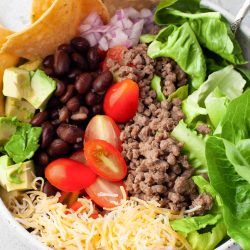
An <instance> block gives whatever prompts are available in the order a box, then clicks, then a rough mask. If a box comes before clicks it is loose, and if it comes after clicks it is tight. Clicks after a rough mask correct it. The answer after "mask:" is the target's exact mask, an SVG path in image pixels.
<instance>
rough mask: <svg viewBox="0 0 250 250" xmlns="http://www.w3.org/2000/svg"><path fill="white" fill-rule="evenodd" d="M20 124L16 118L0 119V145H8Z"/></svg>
mask: <svg viewBox="0 0 250 250" xmlns="http://www.w3.org/2000/svg"><path fill="white" fill-rule="evenodd" d="M18 125H20V122H18V121H17V119H16V118H15V117H0V145H3V144H4V143H6V142H7V141H8V140H9V138H10V137H11V136H12V135H13V134H14V133H15V132H16V128H17V126H18Z"/></svg>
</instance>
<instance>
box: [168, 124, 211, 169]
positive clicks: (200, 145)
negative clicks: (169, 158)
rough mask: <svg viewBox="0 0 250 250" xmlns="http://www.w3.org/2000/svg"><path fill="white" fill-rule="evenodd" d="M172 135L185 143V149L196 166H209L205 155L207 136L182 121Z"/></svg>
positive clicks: (193, 165) (204, 167)
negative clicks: (199, 133)
mask: <svg viewBox="0 0 250 250" xmlns="http://www.w3.org/2000/svg"><path fill="white" fill-rule="evenodd" d="M171 135H172V136H173V137H175V138H176V139H177V140H178V141H180V142H182V143H184V150H185V152H187V154H188V155H189V158H188V159H189V161H190V163H191V164H192V167H194V168H203V169H206V168H207V162H206V156H205V142H206V139H207V136H202V135H198V134H197V132H196V131H193V130H191V129H189V128H188V127H187V125H186V124H185V123H184V122H183V121H180V122H179V124H178V125H177V126H176V127H175V128H174V130H173V131H172V133H171Z"/></svg>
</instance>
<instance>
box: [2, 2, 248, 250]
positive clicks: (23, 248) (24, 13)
mask: <svg viewBox="0 0 250 250" xmlns="http://www.w3.org/2000/svg"><path fill="white" fill-rule="evenodd" d="M31 1H32V0H0V24H2V25H4V26H6V27H8V28H10V29H12V30H20V29H22V28H24V27H25V25H27V23H28V22H29V12H30V4H31ZM41 1H43V0H41ZM121 1H123V0H121ZM187 1H188V0H187ZM211 2H214V3H217V4H218V5H220V6H222V7H223V8H225V9H226V10H227V11H229V12H230V13H232V14H233V15H236V14H237V12H238V10H239V9H240V6H241V5H242V3H243V2H244V0H211ZM244 23H245V24H246V25H247V26H248V27H249V28H250V13H248V15H247V17H246V18H245V20H244ZM0 250H38V247H36V248H34V247H32V246H31V245H30V243H29V242H28V241H26V239H24V238H23V239H22V238H20V237H17V236H16V235H15V232H14V230H13V227H10V225H9V223H8V222H3V221H2V218H0Z"/></svg>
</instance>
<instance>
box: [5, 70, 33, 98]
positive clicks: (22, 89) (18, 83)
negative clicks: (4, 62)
mask: <svg viewBox="0 0 250 250" xmlns="http://www.w3.org/2000/svg"><path fill="white" fill-rule="evenodd" d="M26 91H30V74H29V71H27V70H24V69H19V68H9V69H6V70H5V71H4V75H3V95H5V96H9V97H13V98H17V99H21V98H23V96H24V95H26Z"/></svg>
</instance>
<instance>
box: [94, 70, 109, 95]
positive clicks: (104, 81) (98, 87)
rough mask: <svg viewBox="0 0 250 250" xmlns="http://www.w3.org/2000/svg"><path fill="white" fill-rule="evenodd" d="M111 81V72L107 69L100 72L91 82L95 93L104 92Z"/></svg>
mask: <svg viewBox="0 0 250 250" xmlns="http://www.w3.org/2000/svg"><path fill="white" fill-rule="evenodd" d="M112 82H113V74H112V73H111V72H110V71H109V70H107V71H104V72H102V73H101V74H100V75H99V76H98V77H97V78H96V79H95V80H94V82H93V89H94V91H95V92H97V93H104V92H105V91H106V90H107V89H108V87H109V86H110V85H111V84H112Z"/></svg>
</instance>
